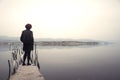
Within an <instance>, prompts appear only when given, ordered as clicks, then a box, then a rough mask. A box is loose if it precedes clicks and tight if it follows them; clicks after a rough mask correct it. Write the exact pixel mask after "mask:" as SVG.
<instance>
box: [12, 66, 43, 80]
mask: <svg viewBox="0 0 120 80" xmlns="http://www.w3.org/2000/svg"><path fill="white" fill-rule="evenodd" d="M10 80H45V78H44V77H43V75H42V74H41V73H40V72H39V70H38V68H37V66H32V65H31V66H22V65H21V66H19V68H18V70H17V71H16V73H15V74H14V75H12V76H11V77H10Z"/></svg>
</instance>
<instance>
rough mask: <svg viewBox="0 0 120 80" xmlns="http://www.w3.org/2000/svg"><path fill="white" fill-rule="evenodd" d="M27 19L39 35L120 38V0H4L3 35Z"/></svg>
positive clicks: (0, 5)
mask: <svg viewBox="0 0 120 80" xmlns="http://www.w3.org/2000/svg"><path fill="white" fill-rule="evenodd" d="M27 23H31V24H32V25H33V28H32V29H31V30H32V31H33V33H34V37H35V38H72V39H97V40H99V39H100V40H113V39H120V37H119V34H120V0H0V35H2V36H3V35H5V36H13V37H19V36H20V35H21V31H22V30H24V29H25V27H24V26H25V24H27Z"/></svg>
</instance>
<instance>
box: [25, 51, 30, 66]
mask: <svg viewBox="0 0 120 80" xmlns="http://www.w3.org/2000/svg"><path fill="white" fill-rule="evenodd" d="M30 53H31V50H25V54H24V56H23V63H24V64H25V60H26V58H27V64H30V63H29V61H30Z"/></svg>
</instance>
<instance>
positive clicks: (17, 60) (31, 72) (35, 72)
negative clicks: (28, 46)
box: [7, 43, 45, 80]
mask: <svg viewBox="0 0 120 80" xmlns="http://www.w3.org/2000/svg"><path fill="white" fill-rule="evenodd" d="M34 46H35V49H34V51H32V53H31V65H24V66H23V65H22V61H23V54H24V51H23V50H22V48H21V44H18V43H11V44H10V52H11V59H10V60H8V66H9V75H8V78H7V80H45V78H44V76H43V75H42V73H41V72H40V64H39V61H38V51H37V50H36V44H34Z"/></svg>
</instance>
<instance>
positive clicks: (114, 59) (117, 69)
mask: <svg viewBox="0 0 120 80" xmlns="http://www.w3.org/2000/svg"><path fill="white" fill-rule="evenodd" d="M38 52H39V54H38V55H39V62H40V66H41V72H42V74H43V75H44V77H45V79H46V80H120V43H117V42H116V43H115V44H110V45H101V46H80V47H50V46H49V47H41V48H39V49H38ZM8 59H10V53H9V52H8V51H5V50H3V49H2V50H1V52H0V80H6V78H7V76H8V63H7V61H8Z"/></svg>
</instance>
